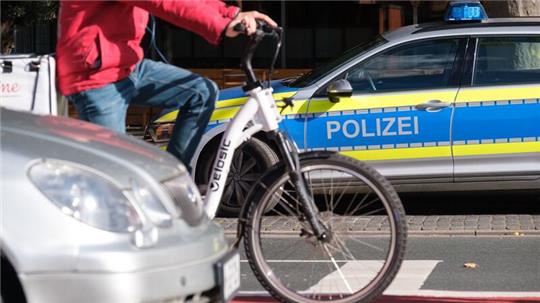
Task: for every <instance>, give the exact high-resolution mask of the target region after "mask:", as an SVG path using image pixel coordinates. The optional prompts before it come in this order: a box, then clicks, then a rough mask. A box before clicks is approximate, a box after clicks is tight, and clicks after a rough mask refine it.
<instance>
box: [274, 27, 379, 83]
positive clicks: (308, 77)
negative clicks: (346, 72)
mask: <svg viewBox="0 0 540 303" xmlns="http://www.w3.org/2000/svg"><path fill="white" fill-rule="evenodd" d="M386 42H387V40H386V39H384V38H383V37H382V36H378V37H377V38H376V39H375V40H371V41H370V42H368V43H364V44H360V45H357V46H355V47H353V48H351V49H349V50H347V51H345V53H343V54H342V55H341V56H340V57H337V58H334V59H332V60H330V61H328V62H326V63H324V64H323V65H321V66H319V67H317V68H315V69H313V70H312V71H310V72H308V73H305V74H303V75H301V76H299V77H298V78H296V79H292V80H289V81H284V84H285V85H287V86H290V87H306V86H309V85H311V84H313V83H315V82H316V81H318V80H320V79H321V78H322V77H324V76H326V75H327V74H328V73H330V72H332V71H334V70H335V69H336V68H338V67H340V66H341V65H343V64H344V63H347V62H349V61H350V60H351V59H353V58H355V57H357V56H359V55H361V54H363V53H365V52H367V51H369V50H371V49H373V48H375V47H377V46H379V45H382V44H384V43H386Z"/></svg>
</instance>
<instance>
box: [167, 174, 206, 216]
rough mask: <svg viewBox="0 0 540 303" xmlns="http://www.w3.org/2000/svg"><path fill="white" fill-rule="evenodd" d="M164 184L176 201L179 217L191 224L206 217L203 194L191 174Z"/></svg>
mask: <svg viewBox="0 0 540 303" xmlns="http://www.w3.org/2000/svg"><path fill="white" fill-rule="evenodd" d="M164 185H165V188H166V189H167V191H168V192H169V194H170V195H171V197H172V199H173V201H174V206H175V208H176V211H177V212H178V214H179V217H181V218H182V219H184V221H186V222H187V223H188V224H189V225H191V226H194V225H197V224H199V223H200V222H201V221H202V219H203V218H205V214H204V209H203V202H202V198H201V194H200V193H199V190H198V189H197V186H196V185H195V183H194V182H193V180H192V179H191V177H190V176H189V174H187V173H185V174H182V175H180V176H179V177H176V178H174V179H172V180H169V181H166V182H164Z"/></svg>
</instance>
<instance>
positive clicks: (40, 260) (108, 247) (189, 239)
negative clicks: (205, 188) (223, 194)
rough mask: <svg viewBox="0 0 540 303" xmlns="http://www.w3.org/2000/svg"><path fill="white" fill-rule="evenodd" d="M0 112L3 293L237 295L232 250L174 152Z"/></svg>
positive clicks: (97, 130) (115, 297)
mask: <svg viewBox="0 0 540 303" xmlns="http://www.w3.org/2000/svg"><path fill="white" fill-rule="evenodd" d="M0 117H1V174H2V175H1V182H0V184H1V186H0V196H1V218H0V226H1V228H2V232H1V243H2V246H1V252H2V264H1V267H2V283H1V284H2V298H3V301H4V302H24V301H27V302H54V303H60V302H70V303H72V302H115V303H117V302H162V301H164V300H180V301H182V300H194V301H204V300H207V301H208V300H210V301H212V302H216V301H220V300H225V301H226V300H227V299H229V298H230V297H231V296H232V295H233V294H234V292H235V291H236V289H237V288H238V286H239V285H238V284H239V282H238V280H239V258H238V254H237V253H236V252H229V248H228V244H227V241H226V239H225V238H224V233H223V230H222V229H221V228H220V227H219V226H218V225H216V224H215V223H213V222H210V221H209V220H208V219H207V218H206V216H205V215H204V214H203V211H202V204H201V203H202V202H201V197H200V195H199V193H198V191H197V189H196V187H195V185H194V183H193V182H192V180H191V177H190V176H189V174H188V173H187V171H186V169H185V168H184V166H183V165H182V164H180V163H179V162H178V161H177V160H176V159H175V158H174V157H172V156H170V155H169V154H167V153H165V152H163V151H160V150H159V149H157V148H155V147H152V146H151V145H149V144H146V143H144V142H142V141H140V140H137V139H134V138H130V137H128V136H125V135H120V134H117V133H114V132H111V131H108V130H106V129H104V128H101V127H99V126H96V125H93V124H89V123H86V122H82V121H78V120H73V119H67V118H61V117H52V116H36V115H32V114H28V113H23V112H15V111H11V110H6V109H3V108H2V109H1V112H0ZM224 267H225V268H226V269H225V270H224V269H223V268H224Z"/></svg>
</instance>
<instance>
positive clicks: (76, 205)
mask: <svg viewBox="0 0 540 303" xmlns="http://www.w3.org/2000/svg"><path fill="white" fill-rule="evenodd" d="M28 175H29V177H30V180H32V182H33V183H34V184H35V185H36V187H37V188H38V189H39V190H40V191H41V192H43V194H45V196H46V197H47V198H49V200H50V201H51V202H52V203H53V204H54V205H56V206H57V207H58V208H59V209H60V210H61V211H62V212H63V213H64V214H66V215H69V216H71V217H73V218H75V219H77V220H80V221H81V222H84V223H86V224H88V225H91V226H94V227H97V228H100V229H103V230H108V231H112V232H133V231H135V230H137V229H139V228H140V227H141V226H142V222H141V218H140V216H139V214H138V212H137V211H136V209H135V208H134V206H133V204H132V203H131V202H130V201H129V200H128V198H127V197H126V196H125V195H124V193H123V192H122V190H121V189H120V188H119V187H118V186H116V185H115V184H114V183H113V182H112V181H111V180H109V179H107V178H106V177H105V176H103V175H100V174H98V173H97V172H95V171H92V170H91V169H90V168H86V167H84V166H81V165H77V164H75V163H71V162H65V161H60V160H51V159H48V160H45V161H42V162H38V163H36V164H34V165H32V166H31V167H30V169H29V172H28Z"/></svg>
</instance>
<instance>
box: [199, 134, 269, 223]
mask: <svg viewBox="0 0 540 303" xmlns="http://www.w3.org/2000/svg"><path fill="white" fill-rule="evenodd" d="M212 151H215V150H212ZM212 151H211V152H209V153H208V155H209V156H207V157H205V158H203V159H201V161H202V163H205V165H204V166H203V167H201V169H200V170H198V173H200V174H201V176H200V177H201V179H203V180H204V181H206V182H205V183H208V177H209V176H210V174H211V172H212V163H214V157H215V154H213V153H212ZM210 156H211V157H212V158H210ZM277 161H278V157H277V155H276V152H275V151H274V150H273V149H272V148H271V147H270V146H268V144H266V143H265V142H263V141H261V140H260V139H257V138H255V137H253V138H251V139H250V140H249V141H247V142H246V143H244V144H243V145H242V146H240V148H238V149H237V150H236V152H235V153H234V157H233V161H232V163H231V169H230V172H229V175H228V176H227V181H226V183H225V190H224V191H223V195H222V197H221V202H220V206H219V210H218V215H219V216H222V217H237V216H238V215H239V213H240V210H241V209H242V206H243V204H244V200H245V197H246V196H247V194H248V193H249V190H250V189H251V187H252V185H253V184H255V182H256V181H257V180H258V179H259V178H260V177H261V176H262V175H263V174H264V173H265V172H266V171H267V170H268V168H270V167H271V166H272V165H274V163H276V162H277Z"/></svg>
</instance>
